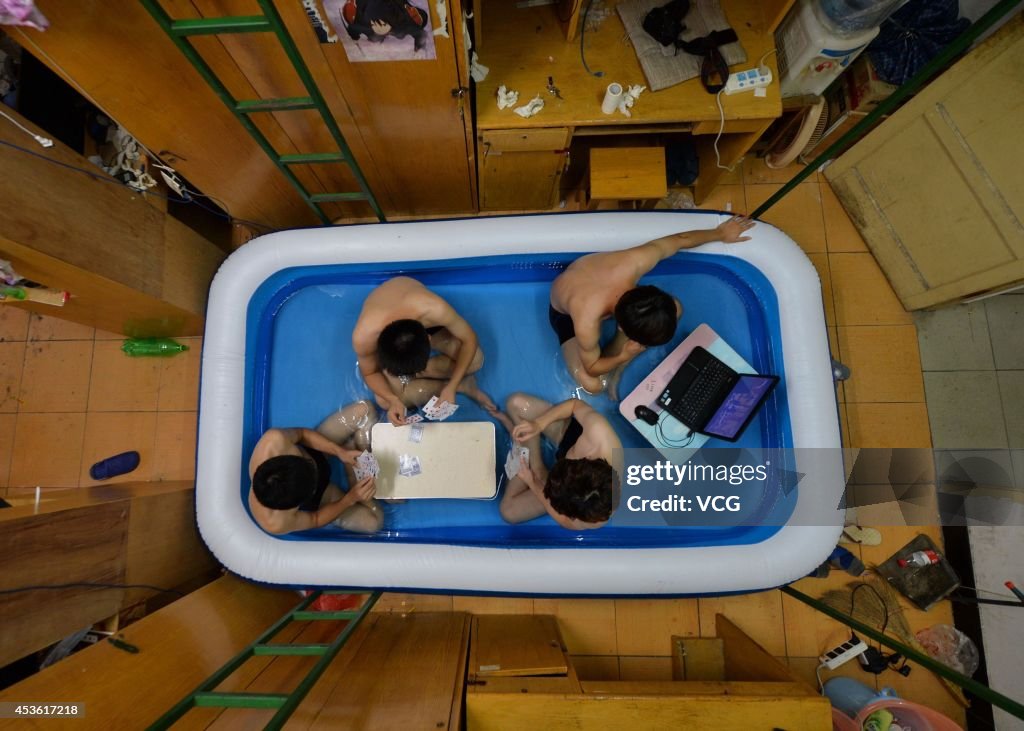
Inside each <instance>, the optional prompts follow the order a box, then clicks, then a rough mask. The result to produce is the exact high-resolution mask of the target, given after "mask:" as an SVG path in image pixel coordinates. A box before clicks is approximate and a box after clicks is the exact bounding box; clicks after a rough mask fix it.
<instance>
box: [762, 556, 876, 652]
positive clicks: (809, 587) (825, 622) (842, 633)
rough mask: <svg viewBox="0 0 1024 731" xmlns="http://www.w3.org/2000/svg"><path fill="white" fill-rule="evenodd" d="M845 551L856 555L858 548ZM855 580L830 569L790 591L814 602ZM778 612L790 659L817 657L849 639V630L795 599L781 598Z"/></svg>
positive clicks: (803, 581)
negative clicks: (781, 617) (779, 611)
mask: <svg viewBox="0 0 1024 731" xmlns="http://www.w3.org/2000/svg"><path fill="white" fill-rule="evenodd" d="M846 548H847V549H848V550H851V551H854V552H855V553H856V551H857V549H858V548H859V547H858V546H846ZM857 580H858V579H857V577H855V576H851V575H850V574H848V573H846V572H845V571H842V570H841V569H833V570H832V571H831V572H830V573H829V575H828V576H827V577H826V578H824V579H801V580H800V581H797V582H795V583H794V584H792V587H793V588H794V589H796V590H797V591H800V592H803V593H804V594H806V595H808V596H810V597H814V598H816V599H817V598H820V597H821V596H822V595H823V594H825V593H826V592H828V591H832V590H834V589H845V588H846V587H847V585H849V584H851V583H853V582H856V581H857ZM862 591H866V590H862ZM782 612H783V616H784V617H785V623H786V647H787V649H788V650H789V653H790V654H791V655H794V656H797V657H811V656H819V655H821V654H822V653H824V652H826V651H827V650H830V649H831V648H833V647H835V646H836V645H839V644H841V643H843V642H845V641H846V640H848V639H850V629H849V628H848V627H847V626H846V625H845V624H843V623H842V622H839V621H837V620H834V619H832V618H831V617H829V616H827V615H825V614H822V613H821V612H819V611H818V610H817V609H814V608H813V607H809V606H807V605H806V604H804V603H803V602H801V601H800V600H799V599H794V598H793V597H791V596H786V595H783V597H782Z"/></svg>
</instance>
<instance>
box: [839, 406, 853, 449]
mask: <svg viewBox="0 0 1024 731" xmlns="http://www.w3.org/2000/svg"><path fill="white" fill-rule="evenodd" d="M839 435H840V436H841V437H842V442H843V447H846V448H849V447H850V444H851V442H850V415H849V413H848V411H847V406H846V404H845V403H841V404H839Z"/></svg>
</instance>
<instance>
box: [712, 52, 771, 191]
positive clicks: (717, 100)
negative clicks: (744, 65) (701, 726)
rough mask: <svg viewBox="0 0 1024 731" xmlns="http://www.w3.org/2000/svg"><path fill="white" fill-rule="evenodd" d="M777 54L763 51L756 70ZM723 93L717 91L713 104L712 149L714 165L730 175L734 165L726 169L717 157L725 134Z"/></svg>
mask: <svg viewBox="0 0 1024 731" xmlns="http://www.w3.org/2000/svg"><path fill="white" fill-rule="evenodd" d="M777 52H778V49H777V48H773V49H771V50H770V51H765V52H764V53H763V54H762V55H761V60H760V61H758V62H757V66H758V69H760V67H761V66H764V61H765V59H766V58H768V57H769V56H771V55H772V54H773V53H777ZM724 91H725V87H723V88H721V89H719V90H718V93H717V94H715V104H716V105H717V106H718V134H716V135H715V141H714V144H713V147H714V148H715V165H717V166H718V167H719V168H721V169H722V170H728V171H729V172H730V173H731V172H732V171H733V170H735V169H736V165H735V164H734V165H733V166H732V167H726V166H725V165H723V164H722V158H721V157H720V156H719V153H718V141H719V140H720V139H722V133H723V132H725V109H723V108H722V92H724Z"/></svg>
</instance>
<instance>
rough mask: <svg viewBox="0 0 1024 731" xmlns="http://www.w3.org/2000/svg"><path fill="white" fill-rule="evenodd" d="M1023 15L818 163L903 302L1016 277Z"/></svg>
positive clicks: (952, 296) (1022, 213)
mask: <svg viewBox="0 0 1024 731" xmlns="http://www.w3.org/2000/svg"><path fill="white" fill-rule="evenodd" d="M1022 68H1024V17H1022V16H1020V15H1018V16H1017V17H1016V18H1015V19H1013V20H1011V21H1010V22H1008V23H1007V24H1006V25H1005V26H1004V27H1003V28H1002V29H1001V30H1000V31H999V32H998V33H996V34H995V35H993V36H992V37H991V38H990V39H989V40H988V41H986V42H985V43H983V44H982V45H981V46H979V47H978V48H976V49H975V50H974V51H972V52H971V53H970V55H968V56H967V57H966V58H964V59H962V60H961V61H959V62H958V63H957V64H956V65H954V66H953V67H951V68H950V69H949V70H947V71H946V72H945V73H944V74H942V76H940V77H939V78H938V79H937V80H935V81H934V82H933V83H932V84H931V85H929V86H927V87H926V88H925V89H924V90H923V91H922V92H921V93H919V94H918V95H917V96H916V97H914V99H913V100H911V101H910V102H909V103H908V104H907V105H906V106H904V107H903V108H901V109H900V110H899V111H897V112H896V113H895V114H893V115H892V116H891V117H889V119H887V120H886V121H885V122H883V123H882V124H881V125H879V126H878V127H877V128H876V129H875V130H873V131H872V132H871V133H870V134H869V135H868V136H867V137H865V138H864V139H863V140H861V141H860V142H859V143H857V144H856V145H855V146H854V147H853V148H851V149H850V150H849V151H848V152H847V153H845V154H844V155H843V156H842V157H840V158H839V159H838V160H837V161H836V162H835V163H834V164H833V165H832V166H831V167H829V168H828V169H827V170H826V171H825V177H826V178H827V179H828V180H829V182H830V183H831V184H832V187H833V188H835V191H836V195H837V196H838V197H839V199H840V200H841V201H842V203H843V206H844V207H845V208H846V210H847V212H848V213H849V214H850V218H851V219H853V221H854V223H855V224H856V226H857V228H858V229H859V230H860V232H861V234H862V235H863V237H864V240H865V242H867V245H868V246H869V247H870V248H871V251H872V253H874V255H875V258H877V259H878V262H879V264H880V265H881V267H882V269H883V270H885V273H886V276H887V277H888V278H889V281H890V282H892V285H893V289H895V290H896V294H897V295H898V296H899V298H900V301H901V302H902V303H903V306H904V307H906V308H907V309H908V310H916V309H921V308H924V307H930V306H933V305H938V304H942V303H945V302H951V301H954V300H958V299H961V298H964V297H968V296H970V295H973V294H978V293H982V292H986V291H989V290H994V289H998V288H1001V287H1004V286H1007V285H1010V284H1013V283H1015V282H1019V281H1021V280H1024V223H1022V222H1024V175H1022V174H1021V169H1022V168H1024V153H1022V149H1024V148H1022V147H1021V146H1020V144H1019V143H1018V139H1019V137H1020V134H1019V132H1020V120H1021V118H1022V112H1024V78H1022V76H1021V74H1020V70H1021V69H1022Z"/></svg>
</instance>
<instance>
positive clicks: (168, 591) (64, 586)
mask: <svg viewBox="0 0 1024 731" xmlns="http://www.w3.org/2000/svg"><path fill="white" fill-rule="evenodd" d="M79 587H94V588H98V589H152V590H153V591H157V592H160V593H161V594H177V595H178V596H185V592H183V591H178V590H177V589H164V588H163V587H160V586H153V585H152V584H104V583H102V582H97V581H75V582H72V583H70V584H38V585H33V586H19V587H16V588H14V589H0V594H18V593H20V592H24V591H57V590H60V589H76V588H79Z"/></svg>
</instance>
